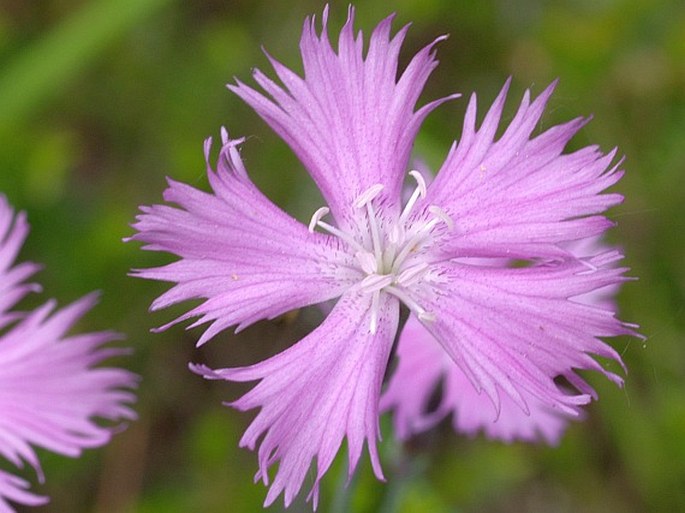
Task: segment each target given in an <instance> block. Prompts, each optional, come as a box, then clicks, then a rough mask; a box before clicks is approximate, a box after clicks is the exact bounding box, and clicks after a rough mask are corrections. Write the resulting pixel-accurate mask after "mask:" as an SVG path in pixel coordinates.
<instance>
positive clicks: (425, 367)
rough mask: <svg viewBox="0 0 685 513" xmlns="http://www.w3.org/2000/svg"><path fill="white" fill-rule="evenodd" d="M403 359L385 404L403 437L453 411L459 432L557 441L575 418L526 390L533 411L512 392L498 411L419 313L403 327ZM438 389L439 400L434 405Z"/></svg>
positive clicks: (505, 438)
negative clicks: (525, 408) (514, 397)
mask: <svg viewBox="0 0 685 513" xmlns="http://www.w3.org/2000/svg"><path fill="white" fill-rule="evenodd" d="M397 358H398V364H397V368H396V370H395V372H394V373H393V375H392V377H391V379H390V383H389V384H388V388H387V390H386V391H385V392H384V393H383V397H382V398H381V409H382V410H392V416H393V426H394V432H395V434H396V435H397V437H398V438H400V439H401V440H406V439H407V438H409V437H410V436H412V435H415V434H418V433H421V432H423V431H426V430H427V429H430V428H431V427H433V426H434V425H435V424H436V423H437V422H439V421H440V420H442V419H444V418H445V417H447V416H449V415H450V414H451V415H452V424H453V426H454V429H455V431H457V432H458V433H464V434H468V435H471V436H473V435H476V434H477V433H478V432H480V431H482V432H484V433H485V435H486V436H487V437H488V438H492V439H497V440H502V441H505V442H511V441H514V440H524V441H530V442H534V441H538V440H540V439H542V440H544V441H546V442H547V443H549V444H556V443H557V442H558V441H559V438H560V437H561V435H562V434H563V431H564V429H565V427H566V425H567V424H568V419H569V417H566V416H564V415H560V414H559V413H558V412H555V411H553V410H552V409H551V408H549V407H547V406H545V405H544V404H543V403H542V402H541V401H540V400H538V399H537V398H536V397H534V396H533V395H532V394H530V393H528V392H525V391H522V392H521V393H522V396H523V399H524V400H525V402H526V404H527V406H528V408H529V410H530V411H529V413H528V414H527V413H526V412H524V411H523V410H522V409H521V408H520V407H519V406H518V405H516V404H515V403H514V402H513V401H512V400H511V399H510V398H509V396H508V395H506V394H500V398H501V409H500V412H499V415H496V414H495V411H494V410H493V408H492V403H491V402H490V399H489V398H488V397H487V396H486V395H485V394H479V393H478V392H477V391H476V388H475V387H474V386H473V384H472V383H471V382H470V381H469V379H468V378H467V377H466V375H465V374H464V372H463V371H462V370H461V369H460V368H459V366H458V365H456V364H455V363H454V361H452V359H451V358H450V357H449V356H448V355H447V353H446V352H445V350H444V349H443V348H442V347H441V346H440V345H439V344H438V342H437V341H436V340H435V338H433V336H432V335H431V334H430V333H429V332H428V330H426V328H425V327H424V326H423V325H422V324H421V323H420V322H419V321H418V319H416V317H414V316H410V317H409V319H408V320H407V323H406V325H405V327H404V329H403V330H402V335H401V336H400V341H399V345H398V348H397ZM440 384H442V387H441V388H440V389H439V388H438V387H439V386H440ZM438 391H439V392H438ZM436 392H438V393H439V396H438V397H439V401H438V403H437V404H436V405H434V407H433V408H432V409H431V406H432V405H431V400H432V399H434V397H435V394H436Z"/></svg>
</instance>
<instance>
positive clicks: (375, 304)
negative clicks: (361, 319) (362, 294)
mask: <svg viewBox="0 0 685 513" xmlns="http://www.w3.org/2000/svg"><path fill="white" fill-rule="evenodd" d="M380 303H381V292H380V291H379V290H377V291H376V292H374V293H373V297H372V298H371V323H370V325H369V331H370V332H371V334H372V335H375V334H376V329H377V328H378V310H379V309H380Z"/></svg>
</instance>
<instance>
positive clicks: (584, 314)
mask: <svg viewBox="0 0 685 513" xmlns="http://www.w3.org/2000/svg"><path fill="white" fill-rule="evenodd" d="M620 258H621V255H620V254H619V253H618V252H615V251H612V252H608V253H604V254H601V255H598V256H595V257H592V258H589V259H587V263H589V266H588V265H585V263H583V262H580V261H576V260H568V261H564V262H561V263H555V264H549V265H541V266H536V267H529V268H515V269H506V268H494V267H484V266H477V265H464V264H460V263H457V262H452V263H451V264H449V265H445V266H443V267H440V268H439V269H437V270H435V271H434V277H433V280H434V283H433V287H432V289H431V288H430V287H428V286H425V287H417V289H416V290H415V291H413V292H414V299H415V300H416V301H417V302H418V303H419V304H421V305H422V306H423V307H424V308H426V310H428V311H430V312H432V313H433V314H434V315H435V317H436V319H435V320H434V321H433V322H429V323H425V326H426V327H427V328H428V329H429V331H430V332H431V333H432V334H433V336H434V337H435V338H436V339H437V340H438V342H440V344H441V345H442V346H443V347H444V348H445V350H446V351H447V352H448V354H449V355H450V356H451V357H452V359H453V360H454V361H455V362H456V363H457V364H458V365H459V366H460V368H461V369H462V371H463V372H464V373H465V374H466V375H467V377H468V378H469V380H470V381H471V382H472V383H473V385H474V386H475V387H476V389H477V391H478V392H479V393H480V391H481V390H485V392H486V393H487V395H488V397H489V398H490V399H491V400H492V402H493V404H494V406H495V410H496V411H499V410H500V408H501V399H500V392H505V393H506V394H507V395H508V396H509V397H510V398H511V399H512V400H513V401H514V402H515V403H516V404H517V405H518V406H519V407H520V408H521V409H522V410H523V411H525V412H526V413H529V412H530V409H531V406H530V405H529V404H527V401H526V396H527V395H529V394H530V395H533V396H534V397H536V398H538V399H539V400H540V401H541V402H542V404H544V405H545V406H546V407H549V408H553V409H554V410H555V411H557V412H560V413H562V414H565V415H571V416H572V415H576V414H577V407H578V406H579V405H581V404H585V403H587V402H589V401H590V400H591V397H593V393H594V392H593V391H592V389H591V388H590V386H589V385H588V384H587V383H585V381H583V380H582V379H581V378H580V377H579V376H577V375H576V374H575V370H576V369H591V370H596V371H599V372H601V373H602V374H604V375H605V376H606V377H608V378H609V379H610V380H611V381H613V382H615V383H617V384H622V379H621V378H620V377H619V376H617V375H616V374H614V373H613V372H611V371H609V370H606V369H604V368H603V367H602V366H601V365H600V364H599V363H598V362H597V361H595V360H594V359H593V358H592V356H591V355H598V356H601V357H604V358H608V359H612V360H615V361H616V362H618V363H620V364H621V365H622V362H621V357H620V356H619V354H618V353H617V352H616V351H615V350H614V349H612V348H611V347H610V346H608V345H607V344H605V343H604V342H602V341H601V340H600V339H599V338H598V337H613V336H618V335H635V332H634V330H633V329H632V328H634V326H632V325H626V324H623V323H621V322H620V321H619V320H617V319H616V318H615V317H614V313H613V312H612V311H609V310H606V309H604V308H602V307H595V306H591V305H588V304H583V303H582V302H580V301H577V300H575V299H574V298H575V297H576V296H583V295H586V294H588V293H590V292H592V291H593V290H596V289H600V288H602V287H605V286H608V285H612V284H615V283H619V282H621V281H625V280H626V279H627V278H625V277H623V276H622V274H623V272H624V271H625V270H626V269H624V268H614V267H610V268H607V266H611V265H612V264H613V263H614V262H615V261H616V260H618V259H620ZM559 376H562V377H564V378H566V379H567V380H568V381H570V382H571V383H572V384H573V386H574V387H576V388H577V389H578V393H575V391H573V392H567V391H563V390H561V389H560V388H559V387H558V386H557V384H556V383H555V381H554V380H555V378H557V377H559Z"/></svg>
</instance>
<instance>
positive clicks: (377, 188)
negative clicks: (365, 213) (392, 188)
mask: <svg viewBox="0 0 685 513" xmlns="http://www.w3.org/2000/svg"><path fill="white" fill-rule="evenodd" d="M382 190H383V184H382V183H377V184H375V185H372V186H371V187H369V188H368V189H366V190H365V191H364V192H362V193H361V194H360V195H359V196H357V199H355V200H354V203H352V205H353V206H354V207H355V208H362V207H364V206H366V205H368V204H369V202H370V201H371V200H372V199H374V198H375V197H376V196H378V195H379V194H380V192H381V191H382Z"/></svg>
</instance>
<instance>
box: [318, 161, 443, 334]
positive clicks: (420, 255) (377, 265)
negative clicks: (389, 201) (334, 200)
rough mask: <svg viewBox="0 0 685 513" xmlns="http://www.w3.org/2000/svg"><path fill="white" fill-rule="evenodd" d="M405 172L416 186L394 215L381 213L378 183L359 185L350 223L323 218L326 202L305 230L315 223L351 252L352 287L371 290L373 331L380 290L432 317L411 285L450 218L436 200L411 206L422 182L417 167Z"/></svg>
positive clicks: (426, 270) (423, 274) (421, 193)
mask: <svg viewBox="0 0 685 513" xmlns="http://www.w3.org/2000/svg"><path fill="white" fill-rule="evenodd" d="M409 175H410V176H411V177H412V178H414V180H415V181H416V187H415V189H414V191H413V193H412V194H411V196H410V197H409V199H408V200H407V203H406V204H405V205H404V207H403V209H402V212H401V213H400V214H399V215H394V216H390V217H389V216H387V215H386V214H385V213H384V212H383V205H382V204H381V203H380V202H379V201H378V196H379V195H380V193H381V192H382V191H383V188H384V186H383V184H380V183H377V184H374V185H372V186H370V187H368V188H367V189H366V190H364V191H363V192H362V193H361V194H360V195H359V196H357V198H356V199H355V200H354V201H353V202H352V208H353V212H354V214H355V216H354V217H355V219H357V220H358V221H357V223H356V229H352V230H349V231H344V230H341V229H339V228H337V227H336V226H333V225H331V224H329V223H327V222H325V221H323V218H324V217H325V216H326V215H327V214H328V213H329V209H328V208H327V207H321V208H319V209H318V210H317V211H316V212H314V214H313V215H312V218H311V221H310V223H309V231H310V232H313V231H314V229H315V228H316V227H318V228H320V229H322V230H324V231H326V232H328V233H329V234H331V235H334V236H335V237H337V238H338V239H340V240H341V241H342V242H343V244H344V245H345V246H346V247H347V249H348V250H349V253H350V254H351V255H352V256H353V257H354V262H355V264H356V267H357V269H358V270H359V276H360V279H359V281H358V283H357V285H356V286H357V287H358V289H359V291H360V292H361V293H362V294H368V295H370V296H371V312H370V314H371V315H370V322H369V331H370V332H371V333H372V334H373V333H376V330H377V328H378V316H379V310H380V297H381V294H391V295H393V296H395V297H396V298H398V299H399V300H400V301H402V302H403V303H404V304H405V305H406V306H407V307H408V308H409V309H410V310H411V311H412V312H413V313H414V314H415V315H416V316H417V317H418V318H419V319H420V320H421V321H424V322H432V321H434V320H435V315H434V314H433V313H432V312H429V311H427V310H426V309H425V308H423V307H422V306H421V305H419V304H418V303H417V302H416V301H415V300H414V299H413V298H412V293H411V291H412V288H414V287H416V286H417V285H418V284H420V283H421V282H422V281H424V280H427V279H429V275H430V270H431V266H430V263H429V259H428V258H426V254H427V253H428V252H429V250H430V248H431V247H432V246H433V245H434V244H435V242H436V240H437V239H438V238H439V236H440V234H441V233H444V231H445V230H448V231H449V230H451V229H452V228H453V222H452V219H451V218H450V217H449V215H448V214H447V213H446V212H445V211H444V210H442V209H441V208H440V207H438V206H437V205H428V206H427V207H426V206H424V207H422V209H421V211H418V212H417V209H416V208H415V207H416V206H417V204H418V203H419V200H422V199H424V198H425V197H426V182H425V180H424V178H423V176H422V175H421V173H419V172H418V171H410V172H409Z"/></svg>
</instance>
